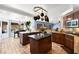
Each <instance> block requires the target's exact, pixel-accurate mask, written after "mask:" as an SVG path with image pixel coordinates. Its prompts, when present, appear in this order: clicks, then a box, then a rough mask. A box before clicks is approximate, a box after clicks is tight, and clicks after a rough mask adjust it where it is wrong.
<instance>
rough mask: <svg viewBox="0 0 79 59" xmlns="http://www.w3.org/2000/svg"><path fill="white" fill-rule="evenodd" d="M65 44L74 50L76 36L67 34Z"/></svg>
mask: <svg viewBox="0 0 79 59" xmlns="http://www.w3.org/2000/svg"><path fill="white" fill-rule="evenodd" d="M65 38H66V39H65V46H66V47H68V48H69V49H71V50H74V36H68V35H67V36H66V37H65Z"/></svg>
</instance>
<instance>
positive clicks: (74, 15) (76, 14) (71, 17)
mask: <svg viewBox="0 0 79 59" xmlns="http://www.w3.org/2000/svg"><path fill="white" fill-rule="evenodd" d="M75 19H78V20H79V11H77V12H74V13H72V14H70V15H68V16H65V17H63V25H64V27H66V26H67V21H68V20H75Z"/></svg>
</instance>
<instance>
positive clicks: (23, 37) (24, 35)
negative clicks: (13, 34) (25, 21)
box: [19, 31, 41, 45]
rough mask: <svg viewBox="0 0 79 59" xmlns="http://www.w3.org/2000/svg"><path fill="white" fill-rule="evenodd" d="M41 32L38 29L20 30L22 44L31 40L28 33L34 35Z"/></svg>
mask: <svg viewBox="0 0 79 59" xmlns="http://www.w3.org/2000/svg"><path fill="white" fill-rule="evenodd" d="M38 33H41V32H38V31H33V32H27V31H26V32H19V37H20V43H21V44H22V45H26V44H28V43H29V42H30V40H29V37H28V35H33V34H38Z"/></svg>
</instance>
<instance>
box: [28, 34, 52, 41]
mask: <svg viewBox="0 0 79 59" xmlns="http://www.w3.org/2000/svg"><path fill="white" fill-rule="evenodd" d="M49 36H51V34H37V35H36V34H34V35H29V36H28V37H29V38H32V39H34V40H41V39H43V38H46V37H49Z"/></svg>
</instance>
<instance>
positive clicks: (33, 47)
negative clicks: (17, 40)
mask: <svg viewBox="0 0 79 59" xmlns="http://www.w3.org/2000/svg"><path fill="white" fill-rule="evenodd" d="M51 49H52V42H51V36H50V37H46V38H45V39H40V40H34V39H30V52H31V53H32V54H45V53H48V52H49V51H50V50H51Z"/></svg>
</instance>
